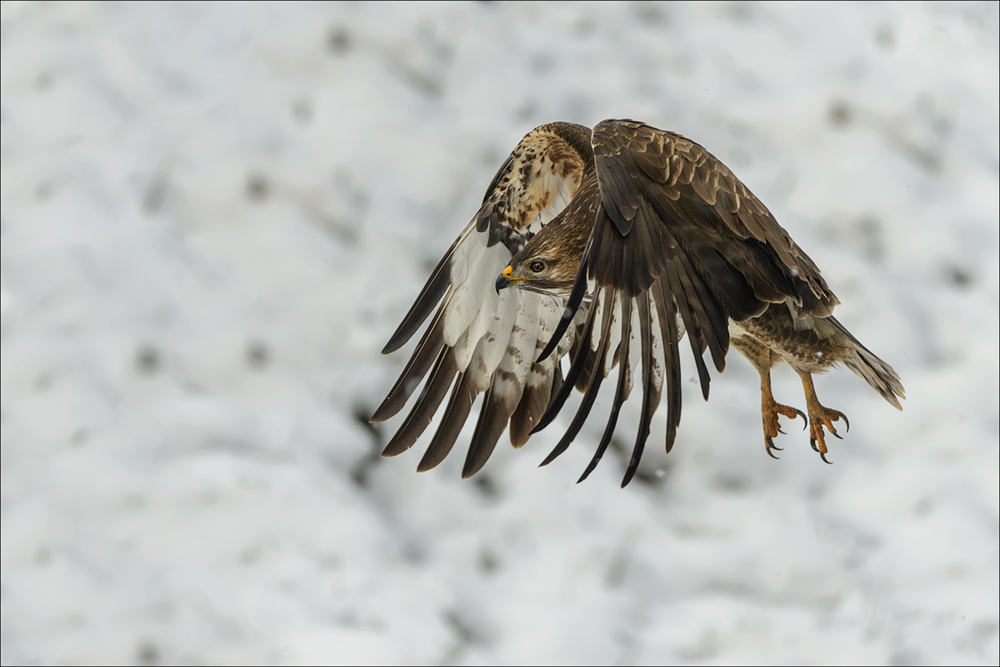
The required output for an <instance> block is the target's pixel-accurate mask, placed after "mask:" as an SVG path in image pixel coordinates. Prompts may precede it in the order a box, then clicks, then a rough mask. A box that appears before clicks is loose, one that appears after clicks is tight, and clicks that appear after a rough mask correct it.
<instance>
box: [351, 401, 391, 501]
mask: <svg viewBox="0 0 1000 667" xmlns="http://www.w3.org/2000/svg"><path fill="white" fill-rule="evenodd" d="M373 413H374V410H372V409H370V408H369V407H368V406H358V407H356V408H355V409H354V421H355V423H356V424H357V425H358V427H359V428H362V429H364V430H365V431H367V432H368V433H369V434H370V435H371V437H372V441H371V445H369V447H368V451H367V452H365V453H364V455H362V456H359V458H358V461H357V463H355V464H354V466H353V467H352V468H351V481H353V482H354V483H355V484H356V485H357V486H359V487H360V488H362V489H365V488H368V476H369V474H370V473H371V470H372V468H374V467H375V466H376V465H378V463H379V461H381V460H382V456H381V452H382V449H383V447H384V446H385V443H384V442H382V435H381V434H380V433H379V431H378V429H377V428H375V425H374V424H372V423H371V422H369V421H368V419H369V418H370V417H371V416H372V414H373Z"/></svg>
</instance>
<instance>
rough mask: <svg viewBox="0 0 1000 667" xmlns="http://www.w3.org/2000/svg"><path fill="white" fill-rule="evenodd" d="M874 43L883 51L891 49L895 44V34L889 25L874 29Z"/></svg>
mask: <svg viewBox="0 0 1000 667" xmlns="http://www.w3.org/2000/svg"><path fill="white" fill-rule="evenodd" d="M875 44H876V45H878V47H879V48H880V49H882V50H883V51H891V50H892V47H894V46H896V34H895V33H894V32H893V31H892V28H891V27H890V26H887V25H884V26H882V27H880V28H879V29H878V30H876V31H875Z"/></svg>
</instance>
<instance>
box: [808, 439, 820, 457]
mask: <svg viewBox="0 0 1000 667" xmlns="http://www.w3.org/2000/svg"><path fill="white" fill-rule="evenodd" d="M809 446H810V447H812V448H813V451H814V452H817V453H820V454H822V452H820V451H819V447H817V446H816V438H809Z"/></svg>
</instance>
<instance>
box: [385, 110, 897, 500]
mask: <svg viewBox="0 0 1000 667" xmlns="http://www.w3.org/2000/svg"><path fill="white" fill-rule="evenodd" d="M838 303H839V301H838V300H837V297H836V296H834V294H833V292H832V291H831V290H830V288H829V287H828V286H827V284H826V281H825V280H824V279H823V277H822V276H821V275H820V272H819V269H818V268H817V267H816V265H815V264H814V263H813V261H812V260H811V259H810V258H809V256H808V255H806V253H805V252H803V251H802V249H801V248H799V246H798V245H796V243H795V242H794V241H792V239H791V237H790V236H789V235H788V232H786V231H785V230H784V229H783V228H781V227H780V226H779V225H778V223H777V222H776V221H775V219H774V217H773V216H772V215H771V213H770V211H768V210H767V208H766V207H765V206H764V205H763V204H762V203H761V202H760V201H759V200H758V199H757V197H755V196H754V195H753V193H751V192H750V190H749V189H747V187H746V186H745V185H743V183H742V182H740V180H739V179H738V178H736V176H734V175H733V173H732V172H731V171H730V170H729V168H727V167H726V166H725V165H724V164H722V162H720V161H719V160H718V159H717V158H716V157H715V156H713V155H712V154H711V153H709V152H708V151H707V150H705V149H704V148H702V147H701V146H700V145H698V144H696V143H694V142H693V141H691V140H689V139H686V138H684V137H682V136H681V135H679V134H675V133H673V132H667V131H664V130H658V129H656V128H654V127H650V126H649V125H646V124H644V123H640V122H635V121H631V120H606V121H603V122H601V123H598V124H597V126H596V127H595V128H594V129H593V130H591V129H590V128H588V127H584V126H582V125H576V124H572V123H551V124H548V125H542V126H541V127H538V128H536V129H534V130H532V131H531V132H530V133H528V135H527V136H525V137H524V139H523V140H521V142H520V143H519V144H518V145H517V147H516V148H515V149H514V152H513V153H511V154H510V157H508V158H507V159H506V160H505V161H504V163H503V165H502V166H501V167H500V170H499V171H498V172H497V174H496V176H495V177H494V178H493V182H492V183H490V185H489V187H488V188H487V190H486V196H485V198H484V199H483V204H482V206H481V207H480V209H479V211H478V212H477V213H476V215H475V216H474V217H473V218H472V221H471V222H470V223H469V225H468V226H467V227H466V228H465V229H464V230H463V231H462V233H461V234H460V235H459V237H458V239H456V240H455V242H454V243H453V244H452V246H451V248H449V249H448V252H446V253H445V255H444V257H443V258H442V259H441V261H440V263H439V264H438V265H437V268H435V269H434V272H433V273H432V274H431V276H430V278H429V279H428V281H427V284H426V285H424V288H423V290H422V291H421V292H420V295H419V296H418V297H417V300H416V302H415V303H414V304H413V306H412V307H411V308H410V311H409V312H408V313H407V314H406V316H405V317H404V318H403V322H402V323H401V324H400V325H399V328H398V329H397V330H396V332H395V333H394V334H393V335H392V338H390V339H389V342H388V343H387V344H386V346H385V348H384V349H383V350H382V353H383V354H388V353H390V352H394V351H396V350H398V349H399V348H400V347H401V346H402V345H403V344H405V343H406V342H407V341H408V340H409V339H410V338H411V337H412V336H413V335H414V333H416V331H417V330H418V329H419V328H420V327H421V325H422V324H423V323H424V322H425V321H426V320H427V319H428V317H430V324H429V325H428V327H427V328H426V330H425V331H424V333H423V336H422V337H421V338H420V341H419V343H417V346H416V348H415V350H414V352H413V355H412V357H411V358H410V360H409V362H408V363H407V365H406V367H405V369H404V370H403V373H402V375H400V377H399V379H398V380H397V381H396V384H395V385H394V386H393V388H392V389H391V391H390V392H389V395H388V396H387V397H386V399H385V401H384V402H383V403H382V404H381V406H379V408H378V410H376V411H375V414H374V415H373V416H372V419H371V421H373V422H380V421H384V420H386V419H388V418H390V417H392V416H393V415H395V414H396V413H398V412H399V411H400V410H401V409H402V408H403V406H404V405H405V404H406V402H407V401H408V400H409V399H410V397H411V396H412V395H413V393H414V392H415V390H416V389H417V387H418V386H419V385H420V382H421V380H423V379H424V378H425V377H426V378H427V379H426V381H425V382H424V384H423V388H422V390H421V391H420V393H419V395H418V397H417V399H416V402H415V403H414V405H413V407H412V408H411V410H410V412H409V414H408V416H407V417H406V419H405V420H404V421H403V423H402V425H401V426H400V427H399V430H398V431H397V432H396V433H395V435H394V436H393V437H392V439H391V440H390V441H389V443H388V445H387V446H386V448H385V450H384V452H383V456H395V455H397V454H400V453H402V452H404V451H406V450H407V449H409V448H410V447H411V446H413V444H414V443H415V442H416V440H417V438H418V437H419V436H420V435H421V433H423V431H424V430H425V429H426V428H427V426H428V425H429V424H430V422H431V419H432V417H433V416H434V414H435V413H436V412H437V411H438V409H439V408H440V406H441V404H442V402H444V399H445V397H446V396H448V401H447V405H446V408H445V412H444V416H443V418H442V419H441V422H440V425H439V426H438V428H437V431H436V432H435V434H434V436H433V437H432V438H431V441H430V444H429V446H428V447H427V450H426V452H425V454H424V456H423V458H422V459H421V460H420V463H419V465H418V468H417V469H418V470H421V471H423V470H428V469H430V468H433V467H434V466H436V465H437V464H439V463H440V462H441V461H442V460H443V459H444V458H445V456H447V454H448V452H449V451H450V450H451V448H452V446H453V445H454V444H455V440H456V439H457V437H458V435H459V432H460V431H461V429H462V426H463V425H464V424H465V422H466V420H467V419H468V417H469V413H470V412H471V410H472V406H473V402H474V401H475V399H476V397H477V396H478V395H479V394H485V397H484V398H483V402H482V407H481V408H480V412H479V420H478V423H477V424H476V429H475V432H474V434H473V436H472V441H471V443H470V445H469V450H468V455H467V456H466V460H465V467H464V469H463V471H462V475H463V477H469V476H471V475H473V474H475V473H476V472H477V471H478V470H479V469H480V468H481V467H482V466H483V464H485V463H486V460H487V459H488V458H489V456H490V454H491V453H492V452H493V449H494V447H495V446H496V443H497V441H498V440H499V438H500V436H501V434H502V433H503V430H504V429H505V428H506V427H507V425H508V423H509V425H510V439H511V443H512V444H513V445H514V447H521V446H522V445H524V443H525V442H527V440H528V438H529V437H530V435H531V434H533V433H535V432H537V431H539V430H540V429H542V428H545V427H546V426H547V425H548V424H549V423H551V422H552V420H553V419H554V418H555V416H556V415H557V414H558V413H559V412H560V410H561V409H562V408H563V407H564V405H565V402H566V399H567V397H568V395H569V394H570V391H571V390H572V388H573V387H576V388H577V390H578V391H580V392H582V393H583V397H582V399H581V402H580V404H579V407H578V408H577V410H576V413H575V415H574V416H573V418H572V420H571V421H570V424H569V426H568V428H567V430H566V432H565V434H564V435H563V437H562V439H561V440H560V441H559V443H558V444H557V445H556V447H555V449H554V450H553V451H552V453H551V454H549V456H548V457H547V458H546V459H545V460H544V461H543V465H544V464H546V463H549V462H550V461H552V460H553V459H554V458H555V457H557V456H558V455H559V454H561V453H562V452H563V451H565V450H566V448H567V447H568V446H569V445H570V443H571V442H572V441H573V439H574V438H575V437H576V435H577V434H578V433H579V431H580V429H581V427H582V426H583V423H584V421H585V420H586V419H587V417H588V415H589V414H590V412H591V408H592V407H593V405H594V400H595V398H596V396H597V393H598V390H599V388H600V386H601V383H602V382H603V381H604V380H605V379H606V378H608V377H609V376H610V375H611V374H612V371H613V370H614V369H615V368H616V367H617V368H618V372H617V378H616V380H615V389H614V401H613V403H612V406H611V411H610V415H609V417H608V421H607V426H606V428H605V430H604V434H603V437H602V438H601V441H600V443H599V445H598V447H597V451H596V453H595V454H594V456H593V459H592V460H591V463H590V465H589V466H588V467H587V469H586V470H585V472H584V473H583V475H582V477H581V478H580V481H582V480H583V479H585V478H586V477H587V476H588V475H589V474H590V472H591V471H592V470H593V469H594V467H595V466H596V465H597V463H598V462H599V461H600V459H601V457H602V456H603V454H604V452H605V450H606V449H607V446H608V444H609V443H610V441H611V436H612V435H613V433H614V430H615V425H616V423H617V420H618V414H619V411H620V409H621V406H622V404H623V403H624V401H625V400H626V399H627V398H628V396H629V394H630V392H631V391H632V390H633V389H635V388H636V387H638V388H639V389H640V390H641V396H642V398H641V401H642V403H641V412H640V418H639V422H640V423H639V429H638V433H637V436H636V439H635V444H634V446H633V450H632V457H631V460H630V462H629V464H628V467H627V470H626V473H625V477H624V480H623V481H622V486H625V485H626V484H628V482H629V481H630V480H631V479H632V476H633V475H634V474H635V471H636V469H637V467H638V464H639V459H640V457H641V456H642V451H643V447H644V446H645V442H646V439H647V438H648V436H649V433H650V423H651V420H652V416H653V413H654V412H655V411H656V409H657V408H658V407H659V404H660V402H661V398H664V393H665V402H666V449H667V451H668V452H669V451H670V449H671V447H672V446H673V443H674V437H675V434H676V430H677V426H678V424H679V423H680V417H681V378H680V351H679V345H680V341H681V339H682V338H683V336H684V335H685V333H686V334H687V338H688V341H689V343H690V347H691V351H692V353H693V354H694V360H695V364H696V367H697V370H698V377H699V381H700V384H701V390H702V394H703V396H704V397H705V399H706V400H707V399H708V389H709V380H710V376H709V371H708V368H707V366H706V363H705V359H704V358H703V354H704V352H705V351H706V350H707V351H708V352H709V357H710V359H711V363H712V364H713V365H714V366H715V368H716V370H718V371H719V372H721V371H722V370H723V369H724V367H725V362H726V353H727V352H728V350H729V348H730V346H732V347H734V348H736V349H737V350H738V351H739V352H741V353H742V354H743V355H744V356H745V357H746V358H747V359H749V360H750V363H751V364H753V366H754V367H755V368H756V369H757V371H758V372H759V373H760V389H761V416H762V420H763V428H764V444H765V446H766V450H767V452H768V453H769V454H771V456H774V454H773V453H772V452H773V450H777V449H779V448H778V447H776V446H775V445H774V438H775V437H776V436H777V435H778V433H779V428H778V417H779V415H780V416H784V417H788V418H793V419H794V418H795V417H797V416H801V417H802V418H803V420H806V415H804V414H803V413H802V412H800V411H799V410H797V409H795V408H792V407H788V406H786V405H782V404H780V403H777V402H776V401H775V400H774V397H773V396H772V394H771V375H770V371H771V368H772V367H773V366H774V365H775V364H777V363H779V362H782V361H784V362H786V363H788V364H789V365H790V366H791V367H792V368H793V369H795V371H796V372H797V373H798V374H799V376H800V378H801V380H802V386H803V388H804V390H805V402H806V409H807V413H808V421H807V424H806V425H807V426H808V428H809V430H810V443H811V444H812V447H813V449H815V450H816V451H817V452H819V454H820V456H821V457H823V460H824V461H826V460H827V459H826V454H827V451H828V450H827V444H826V439H825V435H826V432H829V433H830V434H832V435H834V436H835V437H838V438H839V437H840V435H839V434H838V432H837V428H836V427H835V426H834V422H838V421H840V420H841V419H843V420H844V425H845V426H848V424H847V417H846V416H845V415H844V414H843V413H842V412H839V411H837V410H833V409H830V408H827V407H825V406H823V405H821V404H820V402H819V399H818V398H817V397H816V390H815V387H814V386H813V379H812V375H813V374H815V373H821V372H824V371H826V370H828V369H829V368H830V367H832V366H834V365H835V364H838V363H841V364H843V365H845V366H847V367H848V368H850V369H851V370H852V371H854V372H855V373H856V374H857V375H859V376H861V377H862V378H863V379H864V380H865V381H866V382H867V383H868V384H869V385H871V387H872V388H873V389H875V391H877V392H878V393H879V394H881V395H882V397H883V398H885V400H886V401H888V402H889V403H890V404H892V405H893V406H894V407H896V408H900V409H901V407H900V404H899V398H902V397H904V393H903V386H902V384H901V383H900V379H899V376H898V375H897V374H896V372H895V371H894V370H893V369H892V367H890V366H889V365H888V364H887V363H885V362H884V361H882V360H881V359H879V358H878V357H876V356H875V355H874V354H873V353H872V352H870V351H869V350H868V349H867V348H865V347H864V346H863V345H862V344H861V343H860V342H859V341H858V340H857V339H856V338H855V337H854V336H852V335H851V333H850V332H849V331H848V330H847V329H846V328H845V327H844V325H842V324H841V323H840V322H838V321H837V319H836V318H834V317H833V310H834V307H835V306H836V305H837V304H838ZM567 356H568V357H569V363H568V365H567V367H566V370H565V374H564V365H563V364H562V363H561V362H562V359H563V357H567ZM449 389H450V390H451V392H450V395H449Z"/></svg>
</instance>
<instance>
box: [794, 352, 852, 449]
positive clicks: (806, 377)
mask: <svg viewBox="0 0 1000 667" xmlns="http://www.w3.org/2000/svg"><path fill="white" fill-rule="evenodd" d="M799 377H801V378H802V387H803V388H804V389H805V392H806V409H807V410H808V411H809V444H810V445H812V448H813V449H814V450H816V451H817V452H819V455H820V458H822V459H823V461H824V462H826V463H829V461H827V460H826V453H827V451H829V450H828V449H827V447H826V442H825V441H824V434H823V427H826V429H827V430H828V431H830V433H831V434H832V435H833V437H835V438H837V439H838V440H841V439H842V438H841V437H840V436H839V435H838V434H837V429H836V428H835V427H834V426H833V422H835V421H838V420H840V419H843V420H844V424H845V425H846V427H847V430H850V429H851V423H850V422H849V421H847V415H845V414H844V413H843V412H841V411H840V410H832V409H830V408H827V407H824V406H822V405H820V402H819V399H818V398H817V397H816V387H815V386H813V380H812V375H810V374H809V373H805V372H802V371H800V372H799Z"/></svg>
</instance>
